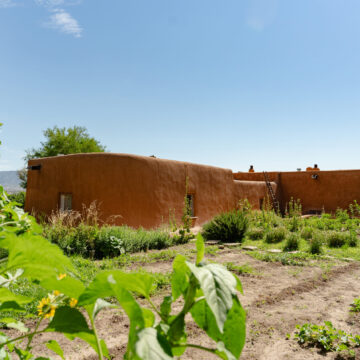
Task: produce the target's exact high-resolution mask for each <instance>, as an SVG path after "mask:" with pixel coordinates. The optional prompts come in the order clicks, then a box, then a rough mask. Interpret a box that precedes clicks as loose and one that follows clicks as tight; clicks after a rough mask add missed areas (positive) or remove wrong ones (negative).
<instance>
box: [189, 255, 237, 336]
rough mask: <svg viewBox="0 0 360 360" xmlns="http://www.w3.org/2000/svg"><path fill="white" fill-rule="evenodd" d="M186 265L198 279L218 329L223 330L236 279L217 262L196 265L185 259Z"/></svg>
mask: <svg viewBox="0 0 360 360" xmlns="http://www.w3.org/2000/svg"><path fill="white" fill-rule="evenodd" d="M186 265H187V266H188V267H189V269H190V270H191V272H192V273H193V274H194V276H195V277H196V279H197V280H198V282H199V284H200V287H201V289H202V291H203V292H204V296H205V299H206V302H207V303H208V305H209V307H210V309H211V311H212V312H213V314H214V316H215V319H216V323H217V325H218V327H219V330H220V331H221V332H223V329H224V323H225V321H226V317H227V313H228V311H229V310H230V309H231V307H232V305H233V296H234V295H236V291H235V290H236V286H237V282H236V279H235V278H234V276H233V275H232V273H230V272H229V271H227V270H226V269H225V268H224V267H223V266H221V265H218V264H207V265H203V266H196V265H194V264H191V263H190V262H188V261H187V262H186Z"/></svg>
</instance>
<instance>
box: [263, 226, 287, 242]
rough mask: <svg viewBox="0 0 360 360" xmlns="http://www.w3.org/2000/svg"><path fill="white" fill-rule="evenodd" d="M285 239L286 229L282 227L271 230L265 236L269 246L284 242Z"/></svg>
mask: <svg viewBox="0 0 360 360" xmlns="http://www.w3.org/2000/svg"><path fill="white" fill-rule="evenodd" d="M285 237H286V229H285V228H284V227H282V226H281V227H277V228H275V229H271V230H269V231H268V232H267V233H266V235H265V242H266V243H268V244H275V243H279V242H281V241H283V240H284V239H285Z"/></svg>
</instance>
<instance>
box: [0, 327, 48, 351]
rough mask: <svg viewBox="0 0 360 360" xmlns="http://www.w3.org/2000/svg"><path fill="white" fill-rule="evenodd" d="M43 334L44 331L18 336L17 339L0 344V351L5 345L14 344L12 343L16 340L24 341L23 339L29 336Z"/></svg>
mask: <svg viewBox="0 0 360 360" xmlns="http://www.w3.org/2000/svg"><path fill="white" fill-rule="evenodd" d="M43 332H45V331H43V330H42V331H37V332H33V333H31V334H26V335H21V336H19V337H17V338H14V339H10V340H8V341H5V342H3V343H1V344H0V349H1V348H2V347H4V346H5V345H7V344H10V343H12V342H14V341H18V340H21V339H25V338H27V337H29V336H34V335H37V334H41V333H43Z"/></svg>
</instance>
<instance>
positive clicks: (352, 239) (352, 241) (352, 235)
mask: <svg viewBox="0 0 360 360" xmlns="http://www.w3.org/2000/svg"><path fill="white" fill-rule="evenodd" d="M347 244H348V245H349V246H351V247H356V246H357V244H358V238H357V234H356V232H355V231H350V232H349V236H348V237H347Z"/></svg>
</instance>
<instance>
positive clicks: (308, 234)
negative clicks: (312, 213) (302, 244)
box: [300, 226, 314, 240]
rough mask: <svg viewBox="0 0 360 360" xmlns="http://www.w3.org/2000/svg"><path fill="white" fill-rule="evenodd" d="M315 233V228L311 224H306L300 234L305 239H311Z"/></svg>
mask: <svg viewBox="0 0 360 360" xmlns="http://www.w3.org/2000/svg"><path fill="white" fill-rule="evenodd" d="M313 234H314V229H313V228H311V227H310V226H305V227H304V228H303V229H302V230H301V234H300V236H301V237H302V238H303V239H305V240H310V239H311V238H312V236H313Z"/></svg>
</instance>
